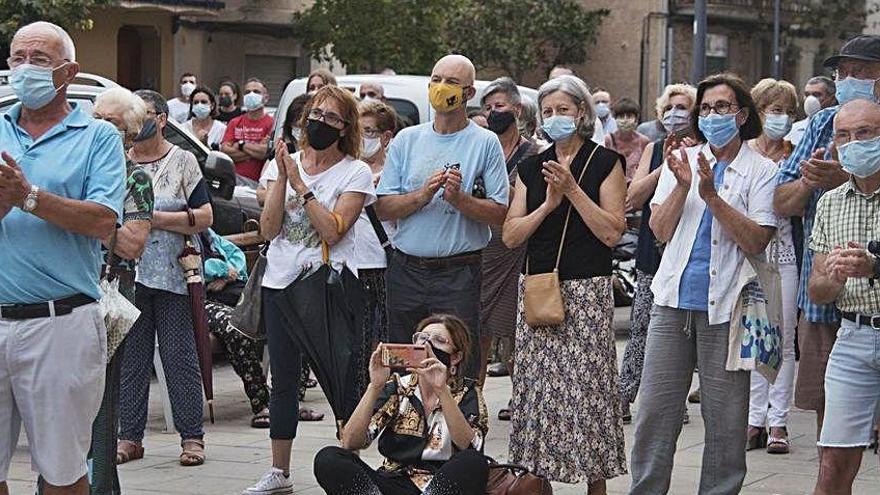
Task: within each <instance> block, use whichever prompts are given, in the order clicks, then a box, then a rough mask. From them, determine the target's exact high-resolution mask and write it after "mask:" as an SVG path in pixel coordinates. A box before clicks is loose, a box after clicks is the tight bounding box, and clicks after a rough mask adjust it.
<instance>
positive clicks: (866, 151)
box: [837, 136, 880, 179]
mask: <svg viewBox="0 0 880 495" xmlns="http://www.w3.org/2000/svg"><path fill="white" fill-rule="evenodd" d="M837 155H838V157H839V158H840V166H841V167H843V170H845V171H846V172H847V173H850V174H852V175H854V176H856V177H858V178H860V179H864V178H866V177H870V176H872V175H874V174H876V173H877V172H878V171H880V136H878V137H875V138H874V139H866V140H864V141H850V142H848V143H846V144H844V145H841V146H840V147H838V148H837Z"/></svg>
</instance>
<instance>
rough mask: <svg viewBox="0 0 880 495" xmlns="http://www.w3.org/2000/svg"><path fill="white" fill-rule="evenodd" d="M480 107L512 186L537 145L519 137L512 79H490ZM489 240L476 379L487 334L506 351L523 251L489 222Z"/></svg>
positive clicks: (506, 413) (505, 417) (505, 416)
mask: <svg viewBox="0 0 880 495" xmlns="http://www.w3.org/2000/svg"><path fill="white" fill-rule="evenodd" d="M480 106H481V107H482V109H483V114H484V115H485V116H486V120H487V122H488V123H489V130H491V131H492V132H494V133H495V134H497V135H498V139H499V140H500V141H501V149H502V151H503V152H504V159H505V161H506V162H507V178H508V182H509V183H510V187H511V188H513V187H514V185H515V184H516V167H517V165H518V164H519V163H520V162H522V161H523V160H524V159H526V158H528V157H530V156H533V155H534V154H535V153H537V152H538V148H537V146H535V145H534V144H533V143H532V142H531V141H529V140H528V139H526V138H524V137H523V136H521V135H520V133H519V129H518V128H517V126H516V122H517V121H518V120H519V119H520V117H521V116H522V109H523V106H522V97H521V96H520V93H519V88H518V87H517V85H516V82H514V80H513V79H511V78H509V77H499V78H498V79H495V80H494V81H492V82H491V83H489V86H487V87H486V90H485V91H484V92H483V96H482V98H480ZM490 228H491V229H492V238H491V240H490V241H489V244H488V245H487V246H486V247H485V248H484V249H483V261H482V268H483V281H482V287H481V290H480V299H481V301H480V308H481V309H480V328H481V330H480V358H481V360H480V364H481V366H480V383H481V384H482V383H483V382H484V381H485V379H486V362H487V361H488V359H489V348H490V347H491V346H492V337H497V338H499V339H502V340H503V341H505V343H508V342H509V343H508V344H507V345H506V347H507V348H508V349H511V357H512V354H513V349H512V344H513V337H514V330H515V328H516V300H517V289H516V286H517V282H518V280H519V270H520V267H521V266H522V263H523V255H524V253H525V249H524V248H523V247H519V248H517V249H508V248H507V247H506V246H505V245H504V243H503V242H501V226H494V225H490ZM506 364H507V372H508V374H510V375H512V374H513V367H512V366H513V363H512V362H511V361H508V362H507V363H506ZM498 419H500V420H502V421H509V420H510V408H509V406H508V407H506V408H502V409H501V410H500V411H499V412H498Z"/></svg>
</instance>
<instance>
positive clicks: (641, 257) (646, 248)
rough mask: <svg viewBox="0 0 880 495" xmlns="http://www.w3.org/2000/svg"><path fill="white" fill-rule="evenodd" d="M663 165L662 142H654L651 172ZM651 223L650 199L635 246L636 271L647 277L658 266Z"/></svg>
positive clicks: (655, 271) (643, 210)
mask: <svg viewBox="0 0 880 495" xmlns="http://www.w3.org/2000/svg"><path fill="white" fill-rule="evenodd" d="M660 165H663V140H662V139H658V140H657V141H654V152H653V153H652V154H651V170H650V171H651V172H653V171H655V170H657V168H658V167H660ZM650 221H651V198H648V200H647V201H645V205H644V206H642V220H641V224H640V225H639V243H638V244H637V245H636V270H639V271H641V272H645V273H647V274H648V275H654V274H655V273H657V268H658V267H659V266H660V250H659V249H658V248H657V238H656V237H654V231H653V230H651V227H650V226H649V225H648V223H649V222H650Z"/></svg>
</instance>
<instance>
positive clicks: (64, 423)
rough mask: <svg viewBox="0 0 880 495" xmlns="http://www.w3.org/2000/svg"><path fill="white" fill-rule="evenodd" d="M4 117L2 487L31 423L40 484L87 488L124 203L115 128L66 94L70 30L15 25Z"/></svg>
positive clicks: (0, 121) (70, 74)
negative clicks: (105, 305)
mask: <svg viewBox="0 0 880 495" xmlns="http://www.w3.org/2000/svg"><path fill="white" fill-rule="evenodd" d="M10 54H11V56H10V57H9V60H8V63H9V67H10V68H11V69H12V73H11V74H10V77H9V84H10V86H12V89H13V91H14V92H15V95H16V96H17V97H18V100H19V103H17V104H15V105H14V106H13V107H12V108H10V110H9V111H8V112H7V113H6V114H4V115H3V116H2V118H0V151H2V161H0V266H2V267H3V269H2V270H0V431H2V432H3V433H2V434H0V494H2V495H8V493H9V489H8V487H7V486H6V481H5V480H6V477H7V474H8V470H9V465H10V461H11V457H12V453H13V452H14V451H15V445H16V443H17V441H18V437H19V432H20V428H21V424H22V423H24V427H25V430H26V431H27V435H28V444H29V445H30V451H31V459H32V466H33V467H34V469H35V470H36V471H37V472H38V473H39V476H40V484H41V487H42V489H43V493H45V494H46V495H53V494H75V495H85V494H87V493H89V485H88V480H87V479H86V455H87V454H88V452H89V444H90V439H91V431H92V429H91V427H92V421H93V420H94V419H95V416H96V415H97V413H98V408H99V406H100V405H101V396H102V393H103V391H104V372H105V366H106V365H107V336H106V329H105V328H104V322H103V318H102V316H101V314H100V310H99V308H98V304H97V302H96V300H98V299H99V298H100V297H101V293H100V291H99V289H98V273H99V271H100V267H101V240H103V239H108V238H109V237H110V235H111V233H112V232H113V230H114V228H115V226H116V224H117V222H118V221H119V218H120V215H121V213H122V205H123V200H124V198H125V175H126V168H125V155H124V153H123V149H122V140H121V139H120V136H119V131H117V130H116V128H115V127H113V125H112V124H110V123H107V122H102V121H98V120H95V119H94V118H92V117H91V116H89V115H87V114H86V113H84V112H83V110H82V108H80V107H79V106H78V105H76V104H72V103H68V101H67V86H68V85H69V84H70V82H71V81H72V80H73V78H74V77H75V76H76V74H77V72H78V71H79V64H77V63H76V54H75V48H74V46H73V41H72V40H71V38H70V36H69V35H68V34H67V33H66V32H65V31H64V30H63V29H61V28H60V27H58V26H56V25H54V24H50V23H48V22H37V23H34V24H30V25H27V26H25V27H23V28H21V29H20V30H19V31H18V32H16V33H15V36H14V37H13V39H12V44H11V46H10Z"/></svg>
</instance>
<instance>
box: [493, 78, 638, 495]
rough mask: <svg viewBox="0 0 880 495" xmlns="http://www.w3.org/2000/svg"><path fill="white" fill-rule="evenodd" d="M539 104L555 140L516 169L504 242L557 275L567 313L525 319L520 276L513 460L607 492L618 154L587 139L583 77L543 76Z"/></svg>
mask: <svg viewBox="0 0 880 495" xmlns="http://www.w3.org/2000/svg"><path fill="white" fill-rule="evenodd" d="M538 104H539V106H540V109H541V112H540V115H541V129H542V130H543V131H544V133H545V134H546V135H547V136H548V137H550V138H551V139H552V140H553V145H552V146H550V147H549V148H548V149H547V150H545V151H544V152H542V153H540V154H538V155H535V156H533V157H531V158H529V159H527V160H525V161H524V162H522V163H520V164H519V166H518V167H517V168H518V170H517V173H518V177H517V181H516V191H515V194H514V195H513V203H512V204H511V206H510V209H509V210H508V213H507V220H506V221H505V222H504V229H503V240H504V244H506V245H507V246H508V247H510V248H516V247H518V246H521V245H523V244H526V261H525V264H524V268H525V269H524V271H523V275H524V276H529V275H533V274H544V273H552V272H556V273H557V275H558V277H559V280H560V284H559V287H560V292H561V296H562V302H563V307H564V317H563V318H562V321H561V322H560V323H558V324H555V325H535V326H532V325H531V324H529V323H528V322H527V321H526V319H527V313H526V309H525V304H524V301H523V296H524V295H525V288H524V284H523V280H524V277H521V278H520V302H519V308H518V313H519V314H518V317H517V327H516V354H515V358H514V368H515V369H516V374H514V377H513V404H512V406H513V407H512V410H513V417H512V420H511V421H512V426H513V428H512V429H513V431H512V433H511V437H510V460H511V462H513V463H516V464H521V465H524V466H526V467H528V468H529V469H531V470H532V471H534V472H536V473H538V474H540V475H543V476H545V477H547V478H548V479H550V480H553V481H560V482H563V483H582V482H586V483H587V484H588V485H589V491H588V493H591V494H603V493H605V480H607V479H610V478H614V477H616V476H619V475H621V474H624V473H625V472H626V454H625V453H624V439H623V427H622V426H621V417H620V396H619V394H618V393H617V388H618V385H617V356H616V350H615V347H614V329H613V327H612V320H613V316H614V296H613V295H612V288H611V249H612V248H613V247H614V246H615V245H616V244H617V241H618V240H619V239H620V236H621V235H622V234H623V230H624V228H625V227H626V222H625V219H624V200H625V197H626V182H625V179H624V173H623V166H622V164H623V158H622V157H621V156H620V155H619V154H618V153H616V152H614V151H611V150H609V149H607V148H605V147H603V146H600V145H598V144H596V143H594V142H593V141H592V140H591V137H592V135H593V123H594V122H595V112H594V111H593V106H592V103H591V102H590V93H589V91H588V90H587V87H586V85H585V84H584V83H583V81H581V80H580V79H577V78H575V77H573V76H561V77H558V78H556V79H552V80H550V81H548V82H546V83H544V85H542V86H541V88H540V89H539V90H538ZM560 386H561V387H564V388H565V393H559V389H560Z"/></svg>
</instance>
